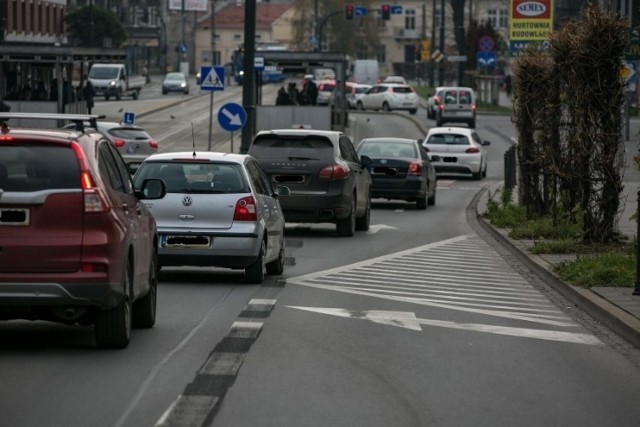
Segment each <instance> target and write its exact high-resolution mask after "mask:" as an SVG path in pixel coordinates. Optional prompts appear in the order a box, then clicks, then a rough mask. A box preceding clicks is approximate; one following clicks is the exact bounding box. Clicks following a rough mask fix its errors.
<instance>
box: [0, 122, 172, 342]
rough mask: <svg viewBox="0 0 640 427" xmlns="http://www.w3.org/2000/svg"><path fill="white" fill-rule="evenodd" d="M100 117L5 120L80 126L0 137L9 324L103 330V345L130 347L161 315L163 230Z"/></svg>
mask: <svg viewBox="0 0 640 427" xmlns="http://www.w3.org/2000/svg"><path fill="white" fill-rule="evenodd" d="M97 118H101V117H99V116H96V115H68V114H32V113H3V114H2V119H0V121H2V120H5V119H9V120H21V119H28V120H29V121H30V122H32V121H33V120H35V119H49V120H59V121H64V120H68V121H72V122H75V123H77V126H78V128H77V130H52V129H46V130H43V129H33V128H29V129H11V128H10V127H9V126H8V125H7V123H6V122H5V123H2V128H1V129H0V320H10V319H27V320H47V321H53V322H60V323H65V324H80V325H94V329H95V339H96V343H97V345H98V346H99V347H105V348H124V347H126V346H127V345H128V343H129V339H130V336H131V327H132V326H133V327H141V328H150V327H152V326H153V325H154V323H155V316H156V289H157V279H156V248H157V246H158V244H157V233H156V223H155V221H154V219H153V217H152V216H151V214H150V213H149V211H148V210H147V208H146V207H145V206H144V205H143V203H142V202H141V201H140V200H142V199H160V198H162V197H164V195H165V193H166V188H165V184H164V182H163V181H162V180H160V179H149V180H147V181H145V182H144V183H143V184H142V185H141V187H140V190H139V191H136V190H134V187H133V183H132V181H131V177H130V175H129V171H128V170H127V166H126V164H125V163H124V161H123V160H122V157H121V155H120V154H119V153H118V150H117V149H116V148H115V147H114V146H113V144H112V143H111V142H110V141H109V140H108V139H106V138H105V137H104V136H102V135H100V134H98V133H90V134H89V133H85V131H84V130H83V121H87V120H89V121H92V122H93V126H94V127H95V121H96V119H97Z"/></svg>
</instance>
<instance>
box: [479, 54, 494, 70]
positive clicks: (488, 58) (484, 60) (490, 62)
mask: <svg viewBox="0 0 640 427" xmlns="http://www.w3.org/2000/svg"><path fill="white" fill-rule="evenodd" d="M476 55H477V56H476V62H477V63H478V68H491V67H495V66H496V52H495V51H478V52H477V53H476Z"/></svg>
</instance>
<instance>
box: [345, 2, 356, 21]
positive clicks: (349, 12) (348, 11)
mask: <svg viewBox="0 0 640 427" xmlns="http://www.w3.org/2000/svg"><path fill="white" fill-rule="evenodd" d="M353 14H354V7H353V5H352V4H345V5H344V19H346V20H347V21H353Z"/></svg>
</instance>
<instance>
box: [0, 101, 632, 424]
mask: <svg viewBox="0 0 640 427" xmlns="http://www.w3.org/2000/svg"><path fill="white" fill-rule="evenodd" d="M225 92H226V91H225ZM226 95H229V98H224V99H223V97H224V96H226ZM175 96H180V95H175ZM238 96H239V93H236V94H232V93H231V91H229V92H228V93H226V94H225V95H220V96H218V95H216V98H215V99H217V100H218V101H219V102H220V103H218V101H216V102H214V108H215V107H216V106H218V108H219V105H221V104H222V103H223V102H225V101H227V100H235V101H236V102H238V100H239V98H238ZM234 97H235V98H234ZM153 99H156V100H157V99H158V98H151V97H150V99H149V101H150V102H152V100H153ZM160 99H161V97H160ZM144 100H145V99H144V97H143V99H141V100H140V101H144ZM209 101H210V100H209V99H208V97H207V96H205V97H196V96H193V100H192V101H190V102H187V103H183V104H180V105H179V106H177V107H174V108H173V109H171V110H170V111H162V112H159V113H155V114H151V115H148V116H144V117H142V118H141V119H140V121H139V124H140V125H141V126H143V127H145V129H147V130H148V131H149V132H150V133H151V134H152V135H154V136H155V137H156V138H157V139H158V140H159V141H160V144H161V145H160V146H161V151H165V150H184V149H189V147H190V146H191V145H192V141H194V140H195V141H196V144H202V141H207V139H206V138H207V137H208V127H207V124H208V120H209V115H208V113H206V112H205V111H206V108H208V106H209ZM156 102H158V101H156ZM126 106H127V105H126V104H120V105H119V106H118V104H113V109H114V112H117V111H118V109H119V108H125V107H126ZM100 107H106V108H111V104H109V103H104V105H100ZM116 107H118V108H116ZM172 116H173V118H172ZM355 116H357V126H356V128H355V129H354V132H357V135H356V136H355V137H354V139H356V138H358V139H360V138H364V137H367V136H383V135H389V134H391V135H397V136H405V137H411V138H418V137H421V136H423V131H422V130H421V128H420V127H419V126H416V124H415V122H414V121H413V120H412V119H413V118H412V117H410V116H409V115H408V114H356V115H355ZM422 117H424V111H420V112H419V113H418V115H417V116H416V117H415V118H422ZM191 123H193V124H194V125H193V129H194V131H193V134H194V135H195V138H192V135H191ZM478 125H479V132H481V135H482V136H483V138H484V139H488V140H490V141H491V142H492V144H491V145H490V146H489V158H490V163H489V169H488V176H487V179H486V180H483V181H473V180H471V179H469V178H466V177H460V176H446V177H441V179H440V180H439V185H438V192H437V202H436V205H435V206H430V207H429V208H428V209H427V210H426V211H418V210H416V209H415V207H414V206H413V205H411V204H407V203H404V202H392V201H391V202H390V201H386V200H375V203H374V209H373V211H372V217H371V229H370V230H369V231H368V232H366V233H365V232H358V233H356V235H355V236H354V237H352V238H337V237H336V235H335V227H333V226H331V225H305V224H288V225H287V229H286V238H287V265H286V268H285V273H284V275H283V276H282V277H280V278H274V277H270V278H269V279H268V280H267V281H266V282H265V283H264V284H263V285H261V286H258V285H249V284H246V283H244V281H243V280H242V275H241V273H238V272H234V271H230V270H221V269H187V268H175V269H167V271H166V272H165V271H164V270H163V274H162V276H161V278H160V279H161V283H160V287H159V295H158V304H159V305H158V322H157V324H156V327H154V328H153V329H152V330H148V331H146V330H141V331H135V332H134V335H133V337H132V342H131V344H130V346H129V348H127V349H126V350H124V351H103V350H97V349H95V347H94V346H93V333H92V330H91V329H90V328H81V327H74V328H70V327H63V326H60V325H50V324H47V323H44V322H35V323H34V322H21V321H16V322H4V323H0V342H1V343H2V345H1V347H2V351H0V383H1V384H2V385H3V387H2V388H1V389H0V425H2V426H8V427H13V426H20V427H31V426H42V425H47V426H65V427H68V426H87V425H91V426H114V427H115V426H117V427H120V426H131V427H138V426H154V425H163V426H195V425H213V426H225V427H227V426H251V425H261V426H278V427H282V426H301V425H304V426H327V425H332V426H349V427H352V426H365V425H366V426H385V427H386V426H391V425H393V426H439V425H442V426H485V425H486V426H496V425H518V426H540V425H566V426H574V425H575V426H577V425H580V426H598V427H599V426H602V425H615V426H635V425H637V420H638V419H640V407H638V405H637V401H638V397H640V370H639V368H640V362H639V361H640V357H638V355H637V352H634V351H633V350H631V349H629V347H628V346H626V345H625V343H624V342H621V341H620V340H619V339H617V337H615V336H614V335H613V334H611V333H610V332H609V331H607V330H606V329H604V328H602V327H601V326H599V325H598V324H597V323H596V322H594V321H593V320H591V319H590V318H589V316H587V315H586V314H585V313H580V312H577V311H576V310H574V309H572V308H571V306H570V305H568V304H566V301H564V300H563V299H562V298H560V297H559V296H558V295H556V294H555V293H554V292H553V291H552V290H550V289H549V288H548V287H547V286H546V285H545V284H544V283H543V282H541V281H540V280H539V279H538V278H537V277H535V276H533V275H532V274H531V273H530V272H529V271H528V270H526V268H524V267H523V266H522V265H521V264H519V263H518V261H517V260H516V259H515V258H514V257H513V256H512V255H510V254H509V253H507V252H505V251H504V249H502V248H501V247H500V246H499V245H497V244H495V242H493V241H491V239H487V238H486V236H484V235H482V234H481V233H479V232H478V231H476V229H475V228H474V227H473V226H472V224H471V223H470V222H469V219H468V215H467V214H468V212H467V207H468V206H469V204H470V202H471V201H472V199H473V198H474V197H475V196H476V194H478V192H479V191H480V190H481V189H482V188H483V187H484V186H486V185H489V184H495V183H497V182H499V181H501V180H502V175H503V173H502V168H503V166H502V165H503V153H504V151H505V150H506V149H507V148H508V147H509V146H510V144H511V143H512V140H511V138H512V137H513V136H514V130H513V127H512V125H511V123H510V121H509V118H507V117H501V116H486V117H483V118H482V119H481V120H480V119H479V120H478ZM214 134H215V132H214ZM219 136H220V138H221V139H220V144H218V143H216V144H215V146H216V147H228V146H229V145H225V144H229V143H230V140H229V138H227V139H226V140H225V138H224V135H223V134H222V133H219ZM216 138H217V136H216ZM229 147H230V146H229Z"/></svg>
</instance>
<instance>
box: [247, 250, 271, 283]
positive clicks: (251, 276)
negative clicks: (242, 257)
mask: <svg viewBox="0 0 640 427" xmlns="http://www.w3.org/2000/svg"><path fill="white" fill-rule="evenodd" d="M265 252H266V245H265V243H264V239H263V240H262V244H261V245H260V252H258V258H256V260H255V261H254V262H253V263H252V264H251V265H249V266H248V267H246V268H245V269H244V277H245V279H246V280H247V282H249V283H254V284H260V283H262V281H263V280H264V255H265Z"/></svg>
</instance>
